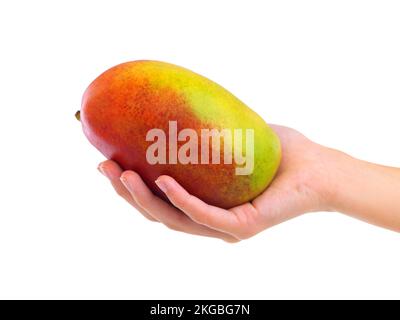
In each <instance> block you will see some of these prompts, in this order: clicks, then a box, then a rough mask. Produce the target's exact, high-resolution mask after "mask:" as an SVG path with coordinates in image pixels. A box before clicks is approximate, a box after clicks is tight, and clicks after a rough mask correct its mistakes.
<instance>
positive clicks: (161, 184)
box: [155, 180, 168, 193]
mask: <svg viewBox="0 0 400 320" xmlns="http://www.w3.org/2000/svg"><path fill="white" fill-rule="evenodd" d="M155 182H156V185H157V186H158V187H159V188H160V189H161V191H162V192H164V193H167V191H168V186H167V184H166V183H165V181H160V180H156V181H155Z"/></svg>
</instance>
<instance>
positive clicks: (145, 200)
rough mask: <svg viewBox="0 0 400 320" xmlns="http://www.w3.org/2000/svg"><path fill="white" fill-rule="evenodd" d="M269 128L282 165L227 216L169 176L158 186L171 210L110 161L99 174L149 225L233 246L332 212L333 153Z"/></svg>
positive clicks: (284, 130)
mask: <svg viewBox="0 0 400 320" xmlns="http://www.w3.org/2000/svg"><path fill="white" fill-rule="evenodd" d="M271 127H272V129H273V130H274V131H275V132H276V133H277V134H278V136H279V138H280V140H281V145H282V161H281V165H280V168H279V170H278V173H277V175H276V177H275V179H274V180H273V182H272V183H271V185H270V186H269V187H268V188H267V189H266V190H265V191H264V192H263V193H262V194H260V195H259V196H258V197H257V198H256V199H254V200H253V201H251V202H248V203H245V204H242V205H240V206H237V207H234V208H231V209H228V210H225V209H221V208H218V207H214V206H211V205H208V204H207V203H205V202H203V201H202V200H200V199H198V198H196V197H195V196H192V195H190V194H189V193H188V192H187V191H186V190H185V189H183V188H182V187H181V186H180V185H179V184H178V183H177V182H176V181H175V180H174V179H173V178H172V177H169V176H160V177H159V178H158V179H157V181H156V183H157V185H158V186H159V188H160V189H161V190H163V191H164V193H165V194H166V195H167V197H168V199H169V200H170V201H171V203H172V205H171V204H169V203H167V202H165V201H163V200H162V199H160V198H159V197H157V196H155V195H154V194H153V193H152V192H151V191H150V190H149V188H148V187H147V186H146V184H145V183H144V182H143V180H142V179H141V177H140V176H139V175H138V174H137V173H136V172H134V171H125V172H123V170H122V169H121V168H120V167H119V165H118V164H117V163H115V162H113V161H111V160H107V161H105V162H103V163H101V164H100V165H99V170H100V172H102V173H103V174H104V175H105V176H106V177H107V178H108V179H109V180H110V181H111V183H112V185H113V187H114V189H115V191H116V192H117V193H118V194H119V195H120V196H121V197H123V198H124V199H125V200H126V201H128V202H129V203H130V204H131V205H132V206H133V207H135V208H136V209H137V210H138V211H139V212H141V213H142V214H143V215H144V216H145V217H146V218H147V219H149V220H151V221H158V222H161V223H163V224H165V225H166V226H167V227H169V228H170V229H173V230H176V231H183V232H186V233H190V234H195V235H202V236H208V237H215V238H220V239H222V240H225V241H227V242H237V241H239V240H242V239H246V238H249V237H251V236H253V235H255V234H257V233H259V232H260V231H262V230H264V229H267V228H269V227H271V226H274V225H276V224H279V223H281V222H283V221H286V220H288V219H291V218H294V217H296V216H298V215H301V214H303V213H306V212H311V211H323V210H330V209H331V208H330V200H331V193H332V192H331V191H330V190H329V188H328V187H327V186H328V185H329V183H330V182H329V181H328V180H329V178H330V177H329V174H328V172H330V171H329V168H328V167H329V166H330V165H331V164H332V158H333V157H334V156H333V153H334V152H335V151H334V150H331V149H328V148H325V147H323V146H320V145H318V144H316V143H314V142H312V141H310V140H309V139H307V138H306V137H304V136H303V135H302V134H301V133H299V132H297V131H295V130H293V129H290V128H287V127H283V126H277V125H271Z"/></svg>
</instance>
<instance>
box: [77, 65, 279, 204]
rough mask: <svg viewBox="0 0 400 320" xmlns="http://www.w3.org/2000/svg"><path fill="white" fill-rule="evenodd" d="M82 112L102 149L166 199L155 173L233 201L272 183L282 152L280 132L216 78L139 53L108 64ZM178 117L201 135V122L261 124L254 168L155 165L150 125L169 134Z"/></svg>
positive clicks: (207, 197)
mask: <svg viewBox="0 0 400 320" xmlns="http://www.w3.org/2000/svg"><path fill="white" fill-rule="evenodd" d="M80 120H81V123H82V127H83V131H84V133H85V135H86V137H87V138H88V139H89V141H90V142H91V143H92V144H93V145H94V146H95V147H96V148H97V149H98V150H99V151H100V152H101V153H103V154H104V155H105V156H106V157H107V158H108V159H112V160H114V161H116V162H117V163H119V164H120V166H121V167H122V168H123V169H124V170H134V171H136V172H137V173H139V174H140V176H141V177H142V179H143V180H144V182H145V183H146V184H147V186H148V187H149V188H150V189H151V190H152V191H153V193H155V194H156V195H158V196H160V197H161V198H164V199H166V197H165V194H164V193H163V192H162V191H161V190H159V188H158V187H157V185H156V184H155V182H154V181H155V180H156V179H157V178H158V177H159V176H160V175H169V176H172V177H173V178H175V179H176V180H177V181H178V182H179V183H180V184H181V185H182V186H183V187H184V188H185V189H186V190H187V191H188V192H189V193H190V194H192V195H194V196H197V197H199V198H200V199H202V200H203V201H205V202H206V203H209V204H211V205H215V206H218V207H222V208H232V207H234V206H237V205H240V204H243V203H245V202H247V201H251V200H252V199H254V198H255V197H256V196H258V195H259V194H260V193H261V192H262V191H263V190H264V189H265V188H267V186H268V185H269V184H270V182H271V181H272V179H273V177H274V175H275V174H276V172H277V170H278V167H279V163H280V159H281V147H280V142H279V138H278V137H277V135H276V134H275V133H274V132H273V131H272V129H271V128H270V127H269V126H268V125H267V124H266V123H265V122H264V120H263V119H262V118H261V117H260V116H259V115H258V114H256V113H255V112H254V111H252V110H251V109H250V108H248V107H247V106H246V105H245V104H244V103H243V102H241V101H240V100H239V99H237V98H236V97H235V96H233V95H232V94H231V93H230V92H228V91H227V90H226V89H224V88H223V87H221V86H220V85H218V84H216V83H215V82H213V81H211V80H209V79H207V78H205V77H203V76H201V75H198V74H196V73H194V72H192V71H189V70H187V69H185V68H182V67H179V66H176V65H173V64H169V63H165V62H159V61H149V60H139V61H133V62H127V63H123V64H120V65H117V66H115V67H113V68H111V69H109V70H107V71H105V72H104V73H103V74H101V75H100V76H99V77H98V78H96V79H95V80H94V81H93V82H92V83H91V84H90V85H89V87H88V88H87V89H86V91H85V93H84V95H83V99H82V107H81V111H80ZM172 120H176V121H177V123H178V132H179V131H180V130H182V129H184V128H192V129H195V130H196V131H197V132H198V135H199V136H200V129H214V128H215V129H218V130H221V129H224V128H228V129H243V132H244V131H245V129H254V141H255V146H254V170H253V172H252V174H250V175H236V174H235V168H236V165H235V163H233V164H224V163H223V161H222V163H221V164H211V161H210V164H186V165H182V164H179V163H178V164H155V165H150V164H149V163H148V162H147V160H146V150H147V148H148V147H149V146H150V145H151V144H152V143H153V142H151V141H146V133H147V132H148V131H149V130H150V129H153V128H160V129H162V130H164V132H165V133H166V134H167V135H168V121H172ZM183 143H184V142H183ZM183 143H181V144H183ZM179 145H180V144H179V143H178V146H179ZM199 149H200V146H199ZM199 152H200V150H199ZM210 155H211V150H210ZM221 159H223V157H222V158H221Z"/></svg>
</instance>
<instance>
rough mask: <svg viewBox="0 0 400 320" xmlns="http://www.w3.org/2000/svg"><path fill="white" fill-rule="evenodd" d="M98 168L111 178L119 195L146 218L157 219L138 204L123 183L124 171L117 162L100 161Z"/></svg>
mask: <svg viewBox="0 0 400 320" xmlns="http://www.w3.org/2000/svg"><path fill="white" fill-rule="evenodd" d="M98 169H99V171H100V172H101V173H102V174H103V175H104V176H106V177H107V178H108V179H109V180H110V182H111V184H112V186H113V187H114V189H115V191H116V192H117V194H118V195H120V196H121V197H122V198H124V199H125V200H126V201H128V202H129V203H130V204H131V205H132V206H133V207H134V208H135V209H137V210H138V211H139V212H140V213H141V214H142V215H143V216H144V217H145V218H147V219H149V220H150V221H157V220H156V219H154V218H153V217H152V216H151V215H150V214H149V213H148V212H146V211H145V210H143V209H142V208H141V207H140V206H138V204H137V203H136V202H135V200H134V199H133V198H132V196H131V194H130V193H129V191H128V190H127V189H126V188H125V186H124V185H123V184H122V182H121V180H120V177H121V174H122V172H123V171H122V169H121V168H120V166H119V165H118V164H117V163H115V162H114V161H111V160H107V161H104V162H102V163H100V165H99V167H98Z"/></svg>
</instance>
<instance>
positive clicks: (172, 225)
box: [164, 222, 180, 231]
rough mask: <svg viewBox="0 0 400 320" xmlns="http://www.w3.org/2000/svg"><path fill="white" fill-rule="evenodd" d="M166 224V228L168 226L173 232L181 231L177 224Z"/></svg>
mask: <svg viewBox="0 0 400 320" xmlns="http://www.w3.org/2000/svg"><path fill="white" fill-rule="evenodd" d="M164 224H165V226H166V227H167V228H168V229H170V230H173V231H180V228H179V227H178V226H177V225H176V224H174V223H171V222H164Z"/></svg>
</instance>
